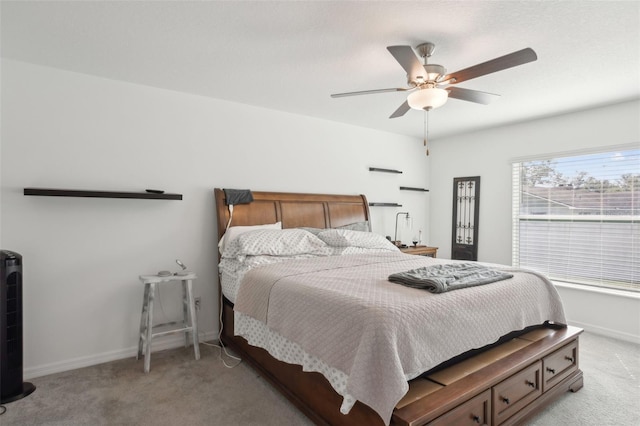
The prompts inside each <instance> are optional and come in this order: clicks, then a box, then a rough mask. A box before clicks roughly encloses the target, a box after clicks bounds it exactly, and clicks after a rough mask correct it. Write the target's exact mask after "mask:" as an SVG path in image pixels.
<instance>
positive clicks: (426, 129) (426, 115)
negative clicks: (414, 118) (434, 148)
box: [424, 110, 429, 157]
mask: <svg viewBox="0 0 640 426" xmlns="http://www.w3.org/2000/svg"><path fill="white" fill-rule="evenodd" d="M428 138H429V111H428V110H425V111H424V146H425V151H426V154H427V157H428V156H429V148H428V147H427V139H428Z"/></svg>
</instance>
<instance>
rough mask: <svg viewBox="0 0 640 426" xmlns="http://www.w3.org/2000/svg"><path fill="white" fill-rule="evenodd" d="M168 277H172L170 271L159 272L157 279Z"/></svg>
mask: <svg viewBox="0 0 640 426" xmlns="http://www.w3.org/2000/svg"><path fill="white" fill-rule="evenodd" d="M169 275H173V274H172V273H171V271H160V272H158V276H159V277H168V276H169Z"/></svg>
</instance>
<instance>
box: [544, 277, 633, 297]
mask: <svg viewBox="0 0 640 426" xmlns="http://www.w3.org/2000/svg"><path fill="white" fill-rule="evenodd" d="M551 282H552V283H553V284H554V285H555V286H557V287H562V288H569V289H572V290H580V291H585V292H590V293H600V294H607V295H609V296H618V297H625V298H628V299H638V300H640V293H638V292H635V291H625V290H616V289H613V288H604V287H594V286H589V285H582V284H574V283H567V282H564V281H555V280H552V281H551Z"/></svg>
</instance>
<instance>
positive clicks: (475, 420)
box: [473, 416, 480, 424]
mask: <svg viewBox="0 0 640 426" xmlns="http://www.w3.org/2000/svg"><path fill="white" fill-rule="evenodd" d="M473 421H474V423H478V424H480V417H478V416H473Z"/></svg>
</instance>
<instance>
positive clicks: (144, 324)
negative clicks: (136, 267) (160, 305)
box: [136, 273, 200, 373]
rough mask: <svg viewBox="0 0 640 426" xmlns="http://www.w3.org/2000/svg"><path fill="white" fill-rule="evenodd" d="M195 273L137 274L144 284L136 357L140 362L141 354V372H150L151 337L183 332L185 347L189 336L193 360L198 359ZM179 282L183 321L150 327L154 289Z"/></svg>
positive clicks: (151, 323)
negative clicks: (142, 358) (164, 284)
mask: <svg viewBox="0 0 640 426" xmlns="http://www.w3.org/2000/svg"><path fill="white" fill-rule="evenodd" d="M196 278H197V277H196V274H194V273H178V274H175V275H140V281H142V283H143V284H144V298H143V301H142V315H141V316H140V335H139V338H138V355H137V356H136V359H140V357H142V355H143V353H144V372H145V373H148V372H149V370H150V369H151V340H153V338H154V337H159V336H165V335H167V334H172V333H184V337H185V347H186V346H188V345H189V333H191V341H192V343H193V351H194V354H195V358H196V360H198V359H200V346H199V345H198V343H199V338H198V319H197V316H196V305H195V300H194V297H193V285H192V281H193V280H195V279H196ZM169 282H172V283H178V282H180V283H182V319H181V320H179V321H173V322H168V323H165V324H158V325H154V324H153V301H154V299H155V295H156V286H157V285H159V284H161V283H169Z"/></svg>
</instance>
